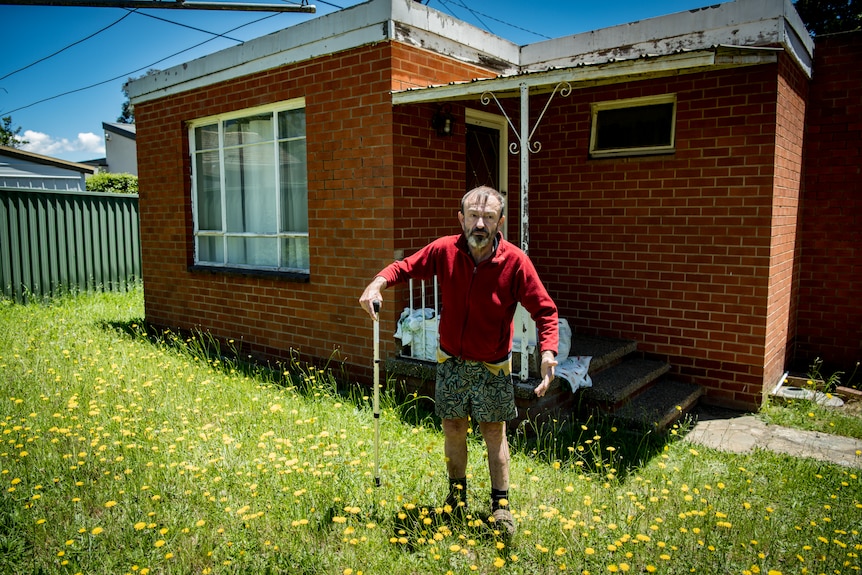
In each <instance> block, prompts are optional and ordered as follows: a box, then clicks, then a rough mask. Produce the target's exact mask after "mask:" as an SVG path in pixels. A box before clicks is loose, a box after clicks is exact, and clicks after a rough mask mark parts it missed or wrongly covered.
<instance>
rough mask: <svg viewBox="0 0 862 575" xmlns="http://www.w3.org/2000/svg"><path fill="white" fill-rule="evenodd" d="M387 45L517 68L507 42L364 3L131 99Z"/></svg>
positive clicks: (399, 7) (154, 79) (147, 86)
mask: <svg viewBox="0 0 862 575" xmlns="http://www.w3.org/2000/svg"><path fill="white" fill-rule="evenodd" d="M393 38H395V39H397V40H398V41H400V42H403V43H405V44H409V45H413V46H417V47H420V48H425V49H428V50H432V51H435V52H437V53H440V54H445V55H448V56H451V57H453V58H457V59H459V60H462V61H466V62H471V63H475V64H477V65H480V66H485V67H489V68H490V69H492V70H494V71H496V72H498V73H502V72H511V71H514V70H516V69H517V67H518V58H519V47H518V46H517V45H516V44H513V43H512V42H509V41H508V40H504V39H503V38H499V37H497V36H494V35H493V34H490V33H488V32H485V31H484V30H480V29H478V28H476V27H475V26H472V25H470V24H467V23H466V22H462V21H461V20H458V19H456V18H453V17H450V16H447V15H445V14H443V13H441V12H439V11H437V10H433V9H431V8H428V7H427V6H425V5H423V4H420V3H418V2H415V1H414V0H370V1H369V2H364V3H362V4H357V5H355V6H352V7H350V8H346V9H344V10H339V11H338V12H333V13H330V14H327V15H325V16H321V17H318V18H315V19H313V20H309V21H306V22H302V23H300V24H297V25H294V26H291V27H289V28H285V29H283V30H279V31H278V32H273V33H272V34H268V35H267V36H262V37H260V38H255V39H253V40H250V41H248V42H245V43H243V44H240V45H238V46H233V47H231V48H227V49H225V50H221V51H219V52H215V53H213V54H210V55H207V56H204V57H202V58H198V59H196V60H193V61H191V62H188V63H185V64H181V65H178V66H174V67H172V68H168V69H167V70H164V71H162V72H159V73H156V74H151V75H148V76H144V77H143V78H140V79H137V80H133V81H132V82H130V83H129V84H128V91H129V98H130V101H131V102H132V103H134V104H140V103H142V102H147V101H150V100H154V99H157V98H161V97H164V96H169V95H172V94H176V93H180V92H184V91H187V90H192V89H196V88H201V87H204V86H208V85H211V84H213V83H216V82H222V81H226V80H231V79H234V78H237V77H240V76H245V75H248V74H254V73H256V72H261V71H264V70H269V69H272V68H277V67H279V66H285V65H289V64H294V63H296V62H302V61H305V60H309V59H312V58H315V57H319V56H323V55H326V54H334V53H336V52H341V51H344V50H349V49H351V48H356V47H358V46H364V45H367V44H373V43H376V42H382V41H386V40H389V39H393Z"/></svg>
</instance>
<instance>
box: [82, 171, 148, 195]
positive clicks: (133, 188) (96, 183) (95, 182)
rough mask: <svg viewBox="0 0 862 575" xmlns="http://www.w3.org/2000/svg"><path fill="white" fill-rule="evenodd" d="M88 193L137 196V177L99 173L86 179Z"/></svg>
mask: <svg viewBox="0 0 862 575" xmlns="http://www.w3.org/2000/svg"><path fill="white" fill-rule="evenodd" d="M87 191H88V192H109V193H113V194H137V193H138V176H134V175H132V174H111V173H108V172H99V173H98V174H94V175H92V176H90V177H89V178H87Z"/></svg>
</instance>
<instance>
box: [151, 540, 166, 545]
mask: <svg viewBox="0 0 862 575" xmlns="http://www.w3.org/2000/svg"><path fill="white" fill-rule="evenodd" d="M153 546H154V547H164V546H165V540H164V539H159V540H158V541H156V542H155V543H154V544H153Z"/></svg>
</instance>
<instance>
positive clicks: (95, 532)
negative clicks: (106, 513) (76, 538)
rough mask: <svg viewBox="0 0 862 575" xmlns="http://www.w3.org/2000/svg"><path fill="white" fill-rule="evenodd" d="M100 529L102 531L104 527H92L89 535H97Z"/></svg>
mask: <svg viewBox="0 0 862 575" xmlns="http://www.w3.org/2000/svg"><path fill="white" fill-rule="evenodd" d="M102 531H104V529H102V528H101V527H93V530H92V531H90V535H98V534H100V533H101V532H102Z"/></svg>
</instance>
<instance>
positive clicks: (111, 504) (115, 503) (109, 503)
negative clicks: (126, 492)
mask: <svg viewBox="0 0 862 575" xmlns="http://www.w3.org/2000/svg"><path fill="white" fill-rule="evenodd" d="M116 505H117V502H116V501H108V502H107V503H105V507H106V508H107V509H110V508H111V507H115V506H116Z"/></svg>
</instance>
